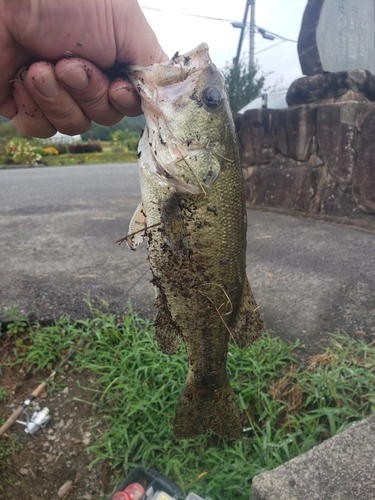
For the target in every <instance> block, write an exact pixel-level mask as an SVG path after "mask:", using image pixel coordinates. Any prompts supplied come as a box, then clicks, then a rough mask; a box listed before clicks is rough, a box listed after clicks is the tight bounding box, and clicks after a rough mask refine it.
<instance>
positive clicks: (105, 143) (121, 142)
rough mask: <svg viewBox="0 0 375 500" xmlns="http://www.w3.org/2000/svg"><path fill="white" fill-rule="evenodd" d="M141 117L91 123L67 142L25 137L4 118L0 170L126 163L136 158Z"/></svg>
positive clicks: (0, 131)
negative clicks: (108, 124) (108, 123)
mask: <svg viewBox="0 0 375 500" xmlns="http://www.w3.org/2000/svg"><path fill="white" fill-rule="evenodd" d="M143 126H144V119H143V117H138V118H124V119H123V120H121V121H120V122H119V123H118V124H117V125H114V126H112V127H102V126H100V125H97V124H95V123H93V124H92V126H91V128H90V130H89V131H88V132H86V133H85V134H82V136H81V140H79V141H75V142H71V143H69V142H67V140H68V138H65V139H61V140H60V142H56V140H55V139H37V138H35V137H26V136H23V135H22V134H19V132H18V131H17V130H16V129H15V128H14V127H13V125H12V123H11V122H10V121H9V120H6V119H5V118H1V119H0V168H1V166H5V165H7V166H11V165H15V166H17V165H45V166H57V165H79V164H83V163H86V164H92V163H116V162H120V163H126V162H134V161H136V159H137V156H136V155H137V146H138V141H139V137H140V134H141V130H142V128H143Z"/></svg>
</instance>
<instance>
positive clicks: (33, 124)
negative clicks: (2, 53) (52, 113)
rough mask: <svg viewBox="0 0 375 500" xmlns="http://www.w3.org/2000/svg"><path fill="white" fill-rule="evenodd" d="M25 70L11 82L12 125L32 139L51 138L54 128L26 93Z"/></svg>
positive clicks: (54, 131)
mask: <svg viewBox="0 0 375 500" xmlns="http://www.w3.org/2000/svg"><path fill="white" fill-rule="evenodd" d="M26 75H27V69H26V68H23V69H21V70H20V71H19V72H18V74H17V75H16V77H15V79H14V81H13V99H14V101H13V102H14V108H15V114H14V116H13V117H12V123H13V125H14V126H15V127H16V129H17V130H19V131H20V132H21V133H22V134H24V135H29V136H32V137H51V136H52V135H54V134H55V133H56V128H55V127H54V126H53V125H52V123H51V122H49V121H48V120H47V118H46V117H45V115H44V114H43V111H42V110H41V109H40V107H39V106H38V104H37V103H36V102H35V100H34V99H33V98H32V96H31V95H30V94H29V92H28V91H27V89H26V87H25V84H24V79H25V77H26Z"/></svg>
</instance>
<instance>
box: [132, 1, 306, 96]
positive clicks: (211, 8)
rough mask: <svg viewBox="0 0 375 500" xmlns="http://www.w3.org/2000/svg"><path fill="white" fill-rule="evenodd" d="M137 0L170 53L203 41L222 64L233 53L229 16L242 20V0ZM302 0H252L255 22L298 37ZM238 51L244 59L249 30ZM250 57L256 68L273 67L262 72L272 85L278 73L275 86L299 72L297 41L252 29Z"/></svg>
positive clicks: (236, 37)
mask: <svg viewBox="0 0 375 500" xmlns="http://www.w3.org/2000/svg"><path fill="white" fill-rule="evenodd" d="M139 3H140V5H141V7H142V10H143V12H144V14H145V16H146V17H147V19H148V21H149V23H150V24H151V26H152V28H153V29H154V31H155V33H156V35H157V37H158V39H159V41H160V43H161V45H162V47H163V48H164V50H165V51H166V52H167V54H169V55H170V56H172V55H173V54H175V53H176V52H177V51H179V52H180V54H183V53H184V52H188V51H189V50H192V49H193V48H194V47H196V46H197V45H198V44H199V43H201V42H206V43H207V44H208V45H209V47H210V55H211V59H212V60H213V62H214V63H215V64H216V66H218V68H220V69H222V68H224V67H225V65H226V63H227V62H231V61H232V59H233V57H234V56H235V55H236V52H237V46H238V41H239V37H240V32H241V30H240V29H236V28H233V27H232V25H231V23H230V22H229V21H228V20H233V21H238V22H242V20H243V15H244V10H245V5H246V0H221V1H220V0H189V1H182V0H139ZM306 4H307V0H256V6H255V23H256V25H257V26H260V27H261V28H264V29H266V30H268V31H272V32H273V33H276V34H278V35H280V36H282V37H285V38H289V39H291V40H298V35H299V31H300V27H301V22H302V16H303V12H304V10H305V7H306ZM147 7H148V8H147ZM153 9H158V10H153ZM184 13H185V14H184ZM186 14H194V16H190V15H186ZM249 14H250V12H249ZM195 16H207V17H213V18H222V19H227V21H218V20H213V19H205V18H203V17H195ZM249 19H250V18H249V17H248V21H249ZM242 54H243V55H244V56H245V57H246V60H247V58H248V54H249V36H248V35H247V37H246V38H245V39H244V42H243V46H242ZM255 60H256V61H257V62H258V64H259V66H260V71H261V72H263V73H264V74H267V73H270V72H273V73H272V74H271V75H269V76H268V77H267V80H266V85H272V84H273V83H274V82H275V81H276V80H278V79H281V78H282V79H283V81H282V83H280V84H279V87H289V85H290V84H291V83H292V82H293V81H294V80H295V79H297V78H299V77H301V76H302V73H301V69H300V64H299V60H298V54H297V44H296V43H293V42H287V41H285V42H282V43H280V39H275V40H274V41H270V40H265V39H263V38H262V36H261V35H260V34H256V35H255Z"/></svg>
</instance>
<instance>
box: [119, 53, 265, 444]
mask: <svg viewBox="0 0 375 500" xmlns="http://www.w3.org/2000/svg"><path fill="white" fill-rule="evenodd" d="M128 77H129V78H130V80H131V82H132V84H133V86H134V88H135V91H136V93H137V94H138V96H139V97H140V101H141V107H142V111H143V113H144V116H145V122H146V125H145V130H144V131H143V135H142V136H141V139H140V142H139V147H138V165H139V177H140V185H141V198H142V202H141V203H140V205H139V206H138V207H137V209H136V212H135V214H134V216H133V218H132V220H131V222H130V225H129V232H128V235H127V237H126V238H127V243H128V246H129V247H130V248H132V249H133V250H135V249H136V248H137V246H138V245H139V244H140V243H141V242H142V241H143V240H144V239H146V240H147V245H148V258H149V261H150V267H151V271H152V280H151V281H152V283H153V284H154V285H155V286H156V287H157V289H158V295H157V298H156V303H155V306H156V309H157V313H156V318H155V335H156V340H157V343H158V347H159V349H160V350H161V351H162V352H163V353H166V354H176V353H177V352H178V351H179V349H180V347H181V344H182V342H184V344H185V348H186V351H187V357H188V364H189V367H188V374H187V379H186V382H185V385H184V386H183V388H182V391H181V394H180V397H179V400H178V404H177V409H176V414H175V419H174V435H175V437H176V439H178V440H181V439H192V438H195V437H197V436H199V435H200V434H202V433H206V432H208V431H212V432H214V433H215V434H217V435H218V436H222V437H224V438H228V439H240V438H241V437H242V433H243V430H242V419H241V412H240V410H239V408H238V406H237V404H236V401H235V396H234V393H233V390H232V388H231V385H230V381H229V377H228V373H227V368H226V362H227V356H228V348H229V343H234V344H236V345H237V346H239V347H240V348H242V349H245V348H247V347H248V346H249V345H250V344H252V343H253V342H254V341H255V340H257V339H258V338H259V337H260V335H261V334H262V332H263V329H264V322H263V319H262V317H261V314H260V312H259V308H258V306H257V304H256V301H255V299H254V296H253V293H252V291H251V288H250V285H249V282H248V279H247V275H246V230H247V220H246V207H245V197H244V186H243V176H242V167H241V163H240V156H239V150H238V144H237V140H236V134H235V129H234V124H233V119H232V113H231V110H230V107H229V103H228V97H227V94H226V90H225V86H224V80H223V77H222V75H221V73H220V72H219V70H218V69H217V68H216V66H215V65H214V64H213V63H212V61H211V59H210V56H209V50H208V46H207V44H205V43H202V44H200V45H199V46H198V47H197V48H195V49H194V50H192V51H190V52H188V53H186V54H183V55H179V54H178V53H176V54H175V55H174V56H173V57H172V59H170V60H169V61H166V62H163V63H159V64H153V65H151V66H148V67H139V66H131V67H130V68H128Z"/></svg>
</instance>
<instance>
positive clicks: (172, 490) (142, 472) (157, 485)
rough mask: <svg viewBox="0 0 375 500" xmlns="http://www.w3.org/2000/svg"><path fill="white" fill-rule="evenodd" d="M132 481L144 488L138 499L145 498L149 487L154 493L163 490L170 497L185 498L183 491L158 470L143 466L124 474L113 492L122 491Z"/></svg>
mask: <svg viewBox="0 0 375 500" xmlns="http://www.w3.org/2000/svg"><path fill="white" fill-rule="evenodd" d="M132 483H139V484H141V485H142V486H143V488H144V489H145V494H144V495H142V497H141V499H140V500H146V498H147V496H146V494H147V491H149V489H150V488H153V490H154V493H156V492H158V491H164V492H165V493H168V495H170V496H171V497H174V498H176V500H184V498H185V495H184V493H183V491H182V490H181V489H180V488H179V487H178V486H177V485H176V484H174V483H172V482H171V481H170V480H169V479H167V478H166V477H164V476H163V475H162V474H159V472H156V470H154V469H145V468H144V467H137V468H136V469H134V470H132V471H131V472H130V473H129V474H128V475H127V476H126V478H125V479H124V480H123V481H121V483H120V484H119V486H118V488H117V490H116V491H115V492H114V493H117V492H118V491H124V489H125V488H126V487H127V486H129V484H132ZM114 493H112V495H114ZM112 495H111V497H112Z"/></svg>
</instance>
